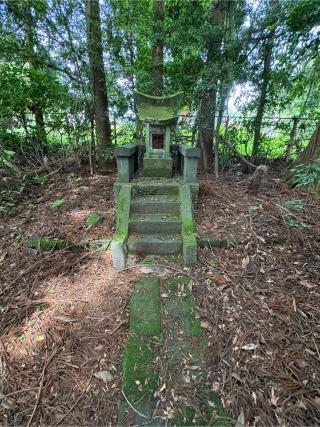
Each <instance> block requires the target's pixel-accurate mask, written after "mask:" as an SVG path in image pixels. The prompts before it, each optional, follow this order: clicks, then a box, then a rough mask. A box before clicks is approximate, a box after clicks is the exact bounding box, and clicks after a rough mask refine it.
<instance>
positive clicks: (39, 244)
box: [27, 237, 70, 251]
mask: <svg viewBox="0 0 320 427" xmlns="http://www.w3.org/2000/svg"><path fill="white" fill-rule="evenodd" d="M27 246H28V247H29V248H32V249H41V250H43V251H52V250H60V249H64V248H66V247H67V246H70V244H68V242H66V241H65V240H62V239H50V238H49V237H35V238H33V239H29V240H27Z"/></svg>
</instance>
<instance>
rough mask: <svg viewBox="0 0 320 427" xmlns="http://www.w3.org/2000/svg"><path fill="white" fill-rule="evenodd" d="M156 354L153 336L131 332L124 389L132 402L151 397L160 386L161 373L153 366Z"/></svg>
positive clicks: (125, 361) (127, 347) (123, 378)
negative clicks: (148, 336)
mask: <svg viewBox="0 0 320 427" xmlns="http://www.w3.org/2000/svg"><path fill="white" fill-rule="evenodd" d="M156 355H157V352H156V351H155V348H154V344H153V342H152V340H151V338H147V337H143V336H139V335H137V334H130V336H129V339H128V342H127V344H126V347H125V351H124V358H123V372H122V389H123V391H124V393H125V395H126V397H127V399H129V401H130V403H132V404H135V403H136V402H138V401H139V400H140V399H141V398H145V399H151V398H152V397H153V394H154V392H155V390H156V389H157V388H158V382H159V375H158V373H157V372H156V370H155V369H154V366H153V362H154V360H155V357H156Z"/></svg>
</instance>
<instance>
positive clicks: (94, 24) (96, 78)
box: [85, 0, 112, 163]
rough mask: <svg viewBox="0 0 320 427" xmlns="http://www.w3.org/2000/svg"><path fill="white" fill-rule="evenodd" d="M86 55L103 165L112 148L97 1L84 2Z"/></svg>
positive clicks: (99, 151)
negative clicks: (108, 150) (88, 63)
mask: <svg viewBox="0 0 320 427" xmlns="http://www.w3.org/2000/svg"><path fill="white" fill-rule="evenodd" d="M85 6H86V28H87V43H88V54H89V62H90V71H91V81H92V92H93V96H94V118H95V126H96V138H97V152H98V162H99V163H103V162H104V160H105V158H106V156H107V149H108V148H109V147H111V146H112V135H111V125H110V119H109V105H108V95H107V87H106V79H105V71H104V64H103V50H102V37H101V18H100V7H99V0H85Z"/></svg>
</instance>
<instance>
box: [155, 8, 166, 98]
mask: <svg viewBox="0 0 320 427" xmlns="http://www.w3.org/2000/svg"><path fill="white" fill-rule="evenodd" d="M164 9H165V0H153V38H154V41H153V46H152V74H153V95H161V93H162V91H163V47H164V43H163V20H164Z"/></svg>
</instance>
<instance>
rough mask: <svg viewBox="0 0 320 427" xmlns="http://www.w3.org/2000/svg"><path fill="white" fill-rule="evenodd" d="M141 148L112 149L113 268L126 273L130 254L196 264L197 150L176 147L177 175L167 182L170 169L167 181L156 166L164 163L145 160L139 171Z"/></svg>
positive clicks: (131, 146) (170, 177) (128, 146)
mask: <svg viewBox="0 0 320 427" xmlns="http://www.w3.org/2000/svg"><path fill="white" fill-rule="evenodd" d="M143 147H144V148H145V146H143ZM143 147H140V148H138V145H137V144H127V145H124V146H121V147H117V148H116V149H115V155H116V158H117V169H118V174H117V180H116V182H115V184H114V187H113V188H114V194H115V203H116V213H117V226H116V232H115V234H114V237H113V239H112V242H111V252H112V262H113V266H114V268H115V269H117V270H122V269H124V268H125V266H126V261H127V255H128V253H129V254H140V255H179V254H181V255H182V259H183V263H184V265H192V264H195V263H196V260H197V240H196V237H195V222H194V218H193V207H194V206H195V204H196V201H197V196H198V192H199V184H198V182H197V162H198V158H199V157H200V150H199V148H196V147H190V146H186V145H177V146H175V148H174V150H173V152H175V159H176V160H175V168H174V169H175V175H174V176H171V172H172V171H171V169H170V176H167V175H165V176H164V175H163V174H160V172H159V171H158V166H157V162H158V161H159V160H161V159H162V158H159V159H158V158H147V159H145V158H144V162H143V171H142V170H141V169H139V164H140V165H141V153H143V149H142V148H143ZM139 159H140V160H139ZM146 160H148V161H150V162H151V163H150V167H152V176H150V174H149V173H148V170H146V164H145V161H146ZM170 161H172V160H171V157H170ZM147 169H148V168H147ZM158 172H159V173H158Z"/></svg>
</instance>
